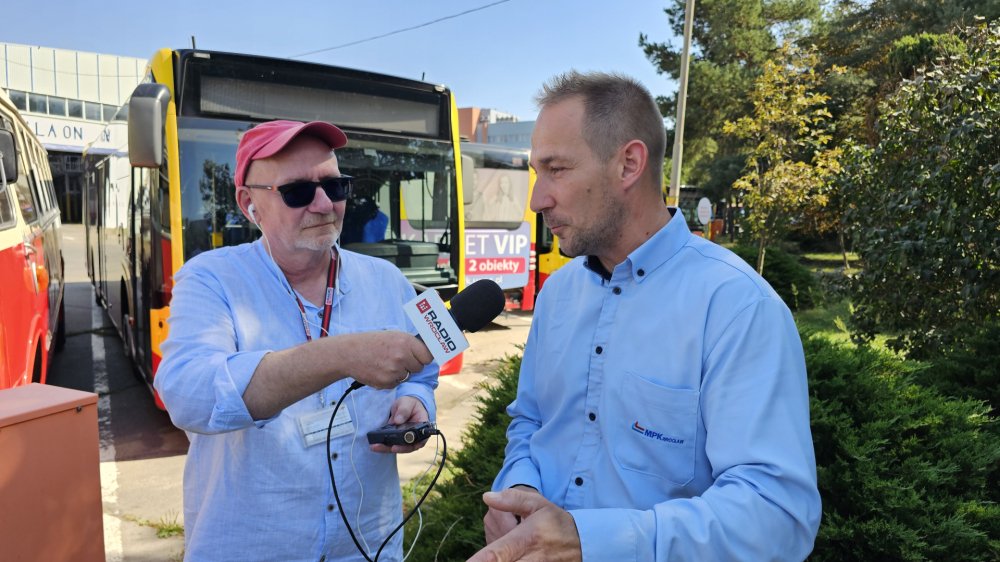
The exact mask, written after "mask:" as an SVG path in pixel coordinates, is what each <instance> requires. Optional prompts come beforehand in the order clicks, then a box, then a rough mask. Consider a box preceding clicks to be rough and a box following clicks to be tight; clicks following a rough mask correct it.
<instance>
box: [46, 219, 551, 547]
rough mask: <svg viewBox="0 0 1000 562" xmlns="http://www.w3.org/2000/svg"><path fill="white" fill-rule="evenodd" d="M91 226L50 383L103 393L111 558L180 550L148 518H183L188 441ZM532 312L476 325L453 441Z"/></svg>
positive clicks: (424, 460)
mask: <svg viewBox="0 0 1000 562" xmlns="http://www.w3.org/2000/svg"><path fill="white" fill-rule="evenodd" d="M84 247H85V240H84V231H83V228H82V227H81V226H79V225H65V226H64V227H63V247H62V250H63V256H64V259H65V262H66V321H67V326H66V328H67V333H68V338H67V343H66V347H65V348H64V349H63V351H61V352H60V353H58V354H56V356H55V359H54V361H53V363H52V368H51V370H50V371H49V375H48V381H47V382H48V383H49V384H54V385H58V386H64V387H68V388H75V389H79V390H85V391H89V392H95V391H96V392H98V394H100V395H101V400H100V401H99V404H98V405H99V408H100V420H99V423H100V429H101V460H102V466H101V480H102V486H103V488H104V490H103V491H104V511H105V543H106V549H107V553H108V558H107V559H108V562H118V561H121V560H125V561H129V562H131V561H135V562H147V561H148V562H154V561H155V562H161V561H162V562H166V561H172V560H179V559H180V557H181V555H182V552H183V548H184V539H183V537H181V536H174V537H169V538H165V539H161V538H158V537H157V536H156V530H155V528H154V527H153V526H150V525H147V524H141V523H143V522H154V523H155V522H174V521H176V523H177V524H180V525H183V521H184V517H183V511H182V506H183V503H182V488H181V483H182V475H183V469H184V461H185V458H186V454H187V447H188V441H187V438H186V436H185V435H184V433H183V432H182V431H180V430H178V429H177V428H175V427H174V426H173V425H172V424H171V423H170V418H169V417H168V416H167V414H166V412H163V411H161V410H159V409H158V408H157V407H156V405H155V404H154V403H153V397H152V394H151V393H150V391H149V389H148V387H147V386H146V385H145V383H143V382H140V381H139V380H138V379H136V378H135V377H134V376H133V375H132V370H131V367H130V364H129V362H128V360H127V359H126V358H125V355H124V350H123V347H122V342H121V339H120V338H119V337H118V334H117V332H115V330H114V328H113V327H112V326H111V322H110V321H109V320H108V317H107V314H106V313H105V312H104V311H103V310H102V309H100V308H99V307H96V306H95V305H94V295H93V290H92V287H91V285H90V281H89V279H88V278H87V272H86V264H85V262H84V255H85V253H84ZM530 323H531V316H530V314H522V313H512V314H508V315H504V316H501V317H500V318H499V319H497V321H496V322H495V323H494V324H492V325H490V326H489V327H488V328H487V329H485V330H483V331H480V332H479V333H477V334H470V335H469V340H470V343H471V344H472V348H471V349H470V350H469V351H467V352H466V353H465V367H464V369H463V370H462V372H461V373H459V374H458V375H452V376H448V377H442V378H441V382H440V387H439V388H438V391H437V395H436V399H437V404H438V425H439V426H440V427H441V429H442V430H443V431H444V433H445V436H446V437H447V439H448V443H449V445H451V447H452V448H453V449H454V448H456V447H457V446H459V445H460V440H461V433H462V430H463V428H464V426H465V424H466V423H467V422H468V421H469V419H470V418H471V417H472V414H473V413H474V408H475V400H474V397H475V395H476V394H477V393H478V392H479V387H478V384H479V383H480V382H482V381H483V380H484V379H485V377H486V373H488V371H489V370H490V363H491V362H492V361H494V360H496V359H498V358H500V357H503V355H504V354H506V353H513V352H515V351H516V349H515V347H514V345H515V344H519V343H524V341H525V340H526V339H527V335H528V327H529V325H530ZM432 456H433V448H432V445H431V446H428V447H425V448H424V450H422V451H420V452H418V453H414V454H412V455H402V456H400V459H399V466H400V480H401V482H407V481H409V480H410V479H411V478H412V477H414V476H416V475H419V474H420V473H421V472H423V471H424V469H426V468H427V465H428V463H429V462H430V461H431V457H432Z"/></svg>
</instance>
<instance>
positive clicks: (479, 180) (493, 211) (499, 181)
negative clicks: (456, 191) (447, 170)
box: [465, 168, 528, 227]
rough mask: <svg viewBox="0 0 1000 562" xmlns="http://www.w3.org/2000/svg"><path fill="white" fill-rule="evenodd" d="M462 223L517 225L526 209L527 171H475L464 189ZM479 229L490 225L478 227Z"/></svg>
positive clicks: (492, 169) (481, 169)
mask: <svg viewBox="0 0 1000 562" xmlns="http://www.w3.org/2000/svg"><path fill="white" fill-rule="evenodd" d="M466 195H467V196H468V199H467V200H466V201H465V203H466V205H465V220H466V223H467V224H471V223H475V224H476V225H479V224H481V223H518V224H520V223H521V221H523V220H524V211H525V209H526V208H527V206H528V172H527V171H526V170H505V169H499V168H476V170H475V171H474V172H473V175H472V186H470V189H467V190H466ZM482 226H483V227H487V226H494V227H495V225H494V224H482Z"/></svg>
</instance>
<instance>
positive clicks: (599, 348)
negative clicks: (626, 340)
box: [597, 346, 604, 355]
mask: <svg viewBox="0 0 1000 562" xmlns="http://www.w3.org/2000/svg"><path fill="white" fill-rule="evenodd" d="M602 353H604V348H603V347H601V346H597V354H598V355H600V354H602Z"/></svg>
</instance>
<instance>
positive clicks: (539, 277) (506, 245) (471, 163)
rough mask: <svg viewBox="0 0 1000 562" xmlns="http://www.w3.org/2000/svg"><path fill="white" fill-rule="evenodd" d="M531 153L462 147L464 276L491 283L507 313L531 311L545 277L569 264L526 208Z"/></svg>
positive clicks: (532, 182)
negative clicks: (501, 292) (504, 301)
mask: <svg viewBox="0 0 1000 562" xmlns="http://www.w3.org/2000/svg"><path fill="white" fill-rule="evenodd" d="M529 156H530V151H528V150H526V149H521V148H508V147H502V146H497V145H491V144H478V143H471V142H463V143H462V173H463V174H464V178H463V179H464V181H463V186H464V197H463V199H462V201H463V202H464V203H465V211H464V213H463V214H464V215H465V276H466V280H467V281H468V282H469V283H473V282H475V281H478V280H480V279H492V280H494V281H496V282H497V283H498V284H499V285H500V287H501V288H503V289H504V293H505V294H506V295H507V309H508V310H515V309H516V310H532V309H534V307H535V296H536V295H537V294H538V291H539V290H541V288H542V285H543V284H544V283H545V280H546V279H547V278H548V276H549V275H551V274H552V272H554V271H555V270H556V269H558V268H559V267H561V266H562V265H564V264H565V263H567V262H569V260H570V258H568V257H566V256H564V255H562V254H560V252H559V241H558V240H557V239H556V238H555V237H554V236H553V235H552V231H551V230H549V229H548V227H547V226H545V221H544V220H543V219H542V216H541V214H536V213H533V212H532V211H531V208H530V206H529V202H530V200H531V193H532V190H533V189H534V186H535V171H534V170H533V169H532V168H531V167H530V166H529V165H528V158H529Z"/></svg>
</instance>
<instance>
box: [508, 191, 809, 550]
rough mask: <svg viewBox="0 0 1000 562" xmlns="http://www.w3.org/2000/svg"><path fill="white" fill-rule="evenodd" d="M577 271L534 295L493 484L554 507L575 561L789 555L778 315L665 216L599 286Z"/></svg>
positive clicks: (795, 433)
mask: <svg viewBox="0 0 1000 562" xmlns="http://www.w3.org/2000/svg"><path fill="white" fill-rule="evenodd" d="M671 211H672V212H675V211H676V210H675V209H671ZM594 259H595V261H596V258H594ZM591 265H592V266H593V267H590V266H588V265H587V259H586V258H577V259H575V260H573V261H572V262H571V263H570V264H568V265H566V266H565V267H563V268H562V269H560V270H559V271H557V272H556V273H555V274H553V275H552V277H551V278H549V280H548V281H547V282H546V283H545V287H544V289H543V290H542V291H541V293H540V295H539V298H538V300H537V301H536V308H535V315H534V320H533V322H532V325H531V332H530V334H529V336H528V341H527V345H526V346H525V349H524V360H523V362H522V364H521V376H520V383H519V385H518V393H517V399H516V400H515V401H514V403H512V404H511V405H510V407H509V408H508V409H507V411H508V413H509V414H510V415H511V416H512V417H513V418H514V419H513V421H512V422H511V424H510V428H509V429H508V431H507V438H508V440H509V443H508V445H507V451H506V459H505V461H504V465H503V469H502V470H501V472H500V474H499V475H498V476H497V478H496V481H495V483H494V487H493V488H494V490H502V489H505V488H509V487H511V486H513V485H516V484H527V485H530V486H533V487H535V488H537V489H538V490H539V491H540V492H541V493H542V494H543V495H544V496H545V497H546V498H548V499H549V500H551V501H552V502H553V503H555V504H556V505H558V506H560V507H562V508H564V509H566V510H568V511H569V512H570V514H572V516H573V517H574V519H575V521H576V526H577V529H578V530H579V533H580V541H581V544H582V547H583V559H584V561H585V562H597V561H606V560H616V561H625V560H643V561H653V560H656V561H662V562H665V561H668V560H669V561H681V560H686V561H699V562H709V561H714V560H727V561H728V560H753V561H759V560H779V561H780V560H799V561H800V560H803V559H804V558H805V557H806V555H808V553H809V552H810V551H811V550H812V545H813V540H814V539H815V537H816V531H817V529H818V527H819V521H820V513H821V509H820V497H819V492H818V490H817V488H816V463H815V458H814V455H813V446H812V437H811V434H810V431H809V397H808V392H807V388H806V371H805V360H804V357H803V353H802V345H801V342H800V340H799V336H798V332H797V330H796V327H795V322H794V321H793V319H792V316H791V314H790V313H789V311H788V308H787V307H786V306H785V304H784V303H783V302H782V301H781V299H780V297H778V295H777V294H776V293H775V292H774V291H773V290H772V289H771V287H770V286H769V285H768V284H767V283H766V282H765V281H764V280H763V279H761V277H760V276H759V275H757V274H756V273H755V272H754V271H753V270H752V269H751V268H750V267H748V266H747V264H746V263H744V262H743V260H741V259H740V258H739V257H737V256H736V255H734V254H733V253H732V252H730V251H728V250H726V249H724V248H722V247H721V246H718V245H716V244H713V243H711V242H709V241H707V240H704V239H702V238H700V237H697V236H694V235H692V234H691V233H690V231H689V230H688V228H687V225H686V224H685V222H684V218H683V215H681V214H680V213H677V214H676V215H675V216H674V218H673V219H672V220H671V221H670V222H669V223H667V225H666V226H665V227H663V228H662V229H661V230H660V231H659V232H657V233H656V234H655V235H653V237H652V238H650V239H649V240H648V241H647V242H646V243H645V244H643V245H642V246H640V247H639V248H638V249H636V250H635V251H634V252H632V254H630V255H629V256H628V259H626V260H625V261H624V262H622V263H621V264H619V265H618V266H616V267H615V268H614V271H613V272H611V278H610V280H606V279H604V278H603V276H602V275H600V274H599V273H598V272H600V271H604V269H603V268H602V267H600V264H599V262H596V263H594V264H591Z"/></svg>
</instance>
